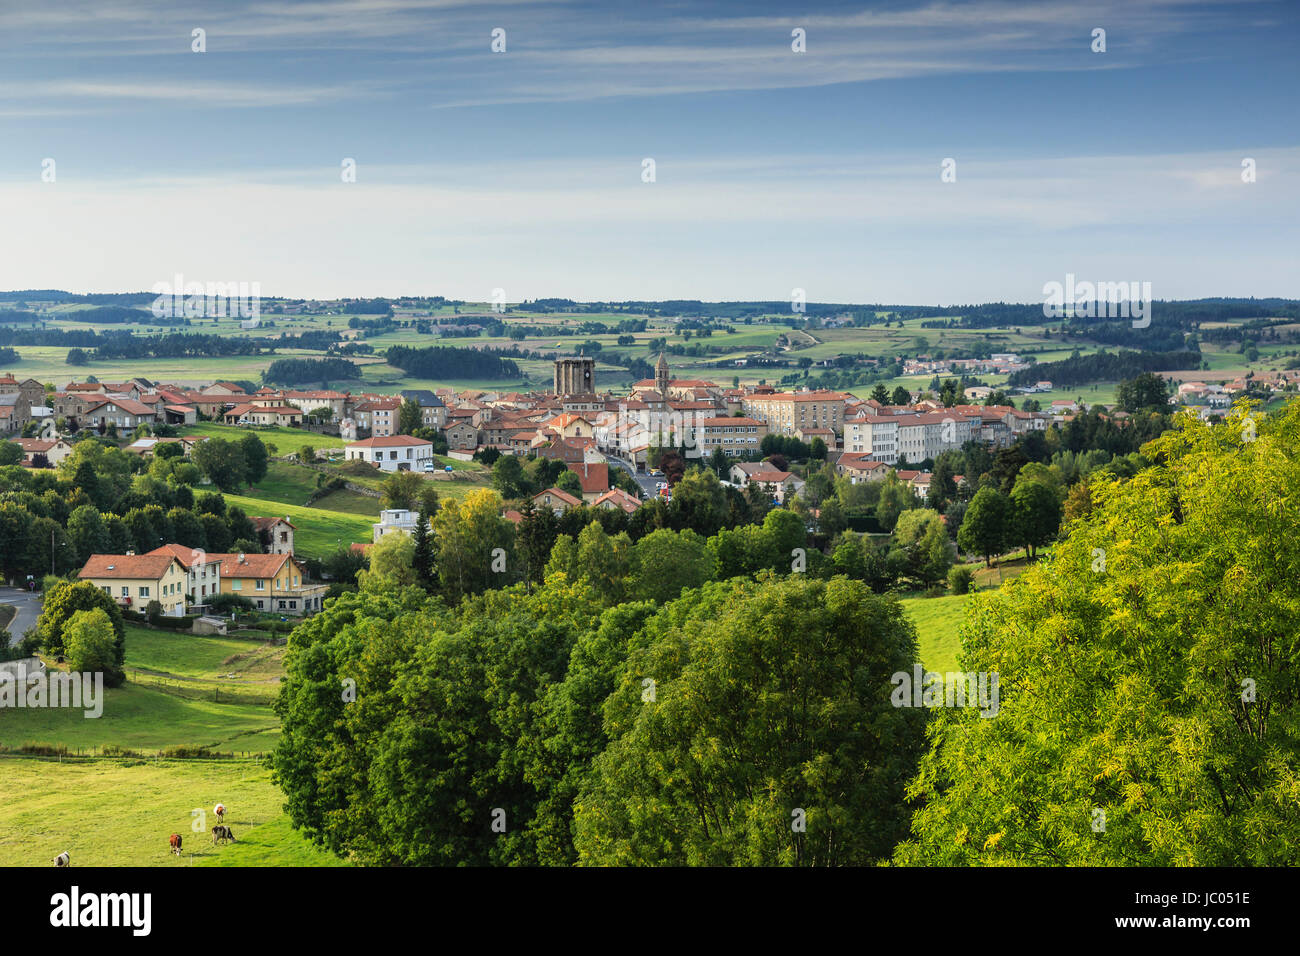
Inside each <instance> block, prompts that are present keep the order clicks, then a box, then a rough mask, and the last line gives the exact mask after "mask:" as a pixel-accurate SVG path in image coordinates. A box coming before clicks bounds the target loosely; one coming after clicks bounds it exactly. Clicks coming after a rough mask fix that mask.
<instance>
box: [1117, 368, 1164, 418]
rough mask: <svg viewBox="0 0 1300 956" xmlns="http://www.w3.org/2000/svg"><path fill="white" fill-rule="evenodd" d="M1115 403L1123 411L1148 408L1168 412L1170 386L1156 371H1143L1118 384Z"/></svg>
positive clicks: (1130, 411) (1137, 410) (1138, 410)
mask: <svg viewBox="0 0 1300 956" xmlns="http://www.w3.org/2000/svg"><path fill="white" fill-rule="evenodd" d="M1115 403H1116V404H1117V405H1118V406H1119V408H1120V410H1121V411H1125V412H1129V413H1133V412H1140V411H1146V410H1148V409H1157V410H1159V411H1164V412H1167V411H1168V410H1169V386H1168V385H1167V384H1166V383H1165V380H1164V379H1163V378H1161V377H1160V376H1159V375H1157V374H1156V373H1155V372H1143V373H1141V374H1140V375H1137V376H1136V377H1134V378H1131V379H1129V380H1127V381H1124V382H1120V383H1119V385H1118V386H1116V388H1115Z"/></svg>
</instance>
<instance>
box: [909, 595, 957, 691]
mask: <svg viewBox="0 0 1300 956" xmlns="http://www.w3.org/2000/svg"><path fill="white" fill-rule="evenodd" d="M969 599H970V596H969V595H966V594H950V595H947V596H945V597H934V598H922V597H917V598H904V599H903V600H902V601H900V602H899V603H900V604H902V605H903V613H904V614H906V615H907V619H908V620H909V621H911V622H912V624H913V626H915V628H916V636H917V642H918V643H919V645H920V654H921V663H922V664H923V665H925V667H926V668H927V669H928V670H934V671H945V672H946V671H954V670H956V669H957V652H958V651H959V650H961V639H960V638H959V637H958V634H957V629H958V628H959V627H960V626H961V622H962V620H963V619H964V618H965V616H966V602H967V601H968V600H969Z"/></svg>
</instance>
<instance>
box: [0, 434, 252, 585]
mask: <svg viewBox="0 0 1300 956" xmlns="http://www.w3.org/2000/svg"><path fill="white" fill-rule="evenodd" d="M214 443H216V449H217V453H216V454H215V455H214V456H213V458H212V460H211V461H209V460H208V459H207V458H206V457H205V456H206V455H208V454H209V452H207V451H206V449H207V447H208V446H209V445H213V444H214ZM223 447H224V452H223ZM201 449H203V450H204V451H202V452H201V451H200V450H201ZM195 456H196V458H198V459H200V460H202V461H203V463H204V464H203V466H200V465H199V464H197V463H195V462H191V461H186V460H184V459H183V458H181V457H180V446H179V445H175V444H170V445H161V446H159V448H158V452H157V454H156V455H155V457H154V459H153V460H152V461H151V462H149V463H148V464H147V466H146V464H145V463H144V462H143V461H142V460H141V459H140V457H139V456H137V455H132V454H129V453H127V452H124V451H122V450H120V449H118V448H116V447H113V446H111V445H108V444H104V443H100V442H98V441H95V440H89V439H88V440H84V441H80V442H77V444H76V445H74V446H73V451H72V454H71V455H69V456H68V457H67V458H65V459H64V460H63V461H61V462H60V463H59V466H58V468H57V469H42V470H33V469H30V468H23V467H21V466H19V465H5V466H0V571H2V572H3V573H4V575H5V576H6V577H9V578H22V577H24V576H25V575H27V574H33V575H37V576H40V575H43V574H46V573H50V572H52V573H54V574H56V575H61V574H66V573H68V572H70V571H73V570H75V569H76V568H79V567H80V566H81V565H82V564H84V563H85V561H86V559H87V558H88V557H89V556H90V555H92V554H122V553H124V552H126V551H135V552H137V553H141V554H143V553H145V552H147V551H152V550H153V549H155V548H157V547H158V546H159V545H161V544H168V543H173V542H174V543H176V544H181V545H184V546H186V547H191V548H201V549H203V550H206V551H213V552H229V551H253V552H260V551H261V550H262V547H263V545H262V542H261V540H260V538H259V536H258V533H257V529H256V527H255V526H254V525H253V522H252V521H251V520H250V519H249V518H248V516H247V515H246V514H245V513H244V511H243V510H242V509H240V508H238V507H235V506H229V507H228V506H227V503H226V500H225V498H224V497H223V496H222V495H221V494H219V493H213V492H206V491H201V490H200V491H196V490H195V489H194V487H193V486H194V485H195V484H196V483H197V482H198V480H199V478H200V476H201V475H202V474H203V473H204V471H203V467H209V468H212V469H213V470H212V475H213V480H214V482H216V483H217V484H218V487H223V486H224V485H223V483H225V482H227V481H228V480H229V477H230V475H231V473H232V472H231V471H229V470H227V467H226V465H222V464H221V462H226V463H227V465H229V467H230V468H235V467H237V468H239V469H242V470H241V471H240V472H239V473H240V474H241V475H242V478H241V479H240V480H257V479H255V478H252V477H251V476H252V475H254V474H256V475H257V476H258V477H259V478H260V477H261V476H262V475H265V473H266V460H267V459H266V449H265V447H264V446H263V445H262V444H261V442H260V441H256V436H255V435H252V434H249V435H245V436H243V438H241V439H240V441H238V442H225V441H223V440H220V439H215V440H210V441H207V442H201V443H200V444H199V445H198V446H197V447H196V449H195ZM250 462H251V463H253V464H252V465H250V464H249V463H250ZM253 465H255V466H256V470H252V471H250V470H249V469H250V468H252V467H253ZM218 475H220V476H221V481H217V476H218Z"/></svg>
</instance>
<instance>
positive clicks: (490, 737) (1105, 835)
mask: <svg viewBox="0 0 1300 956" xmlns="http://www.w3.org/2000/svg"><path fill="white" fill-rule="evenodd" d="M1247 434H1248V431H1247V430H1246V429H1244V428H1242V425H1241V422H1240V421H1234V422H1233V423H1232V424H1230V425H1229V426H1228V427H1226V428H1219V429H1214V428H1212V427H1210V426H1206V425H1203V424H1201V423H1200V422H1197V421H1194V420H1186V421H1183V422H1181V423H1180V428H1179V430H1178V431H1175V432H1171V433H1170V434H1169V435H1166V436H1164V437H1163V438H1161V439H1159V440H1158V442H1157V447H1155V448H1154V449H1152V461H1153V462H1154V464H1152V465H1151V466H1150V467H1148V468H1147V469H1145V470H1143V471H1142V472H1140V473H1139V474H1138V475H1137V476H1136V477H1134V478H1131V479H1118V478H1112V477H1107V476H1102V475H1094V479H1093V481H1092V482H1091V483H1090V484H1091V488H1090V490H1089V491H1088V500H1089V506H1088V508H1087V509H1084V511H1083V512H1082V513H1081V514H1080V516H1079V517H1078V519H1077V520H1075V521H1074V522H1073V523H1072V525H1071V527H1070V531H1069V534H1068V536H1067V537H1066V539H1065V540H1064V541H1063V542H1062V543H1061V544H1060V545H1058V546H1057V548H1056V550H1055V552H1054V556H1053V559H1052V560H1051V561H1050V562H1042V563H1039V564H1036V565H1035V566H1033V567H1032V568H1031V569H1029V570H1028V571H1027V572H1026V573H1025V574H1024V575H1022V576H1021V577H1020V578H1019V579H1018V580H1016V581H1015V582H1013V583H1011V584H1009V585H1008V586H1007V587H1005V588H1004V589H1003V590H1002V591H1000V592H990V593H989V594H986V595H983V596H981V597H979V598H977V599H975V600H976V603H975V604H974V610H973V613H972V616H971V618H970V621H969V623H968V625H967V631H966V637H965V640H964V643H963V650H962V658H961V667H962V668H963V670H969V671H973V672H984V673H997V674H998V675H999V678H1000V680H999V685H1000V699H999V702H998V703H999V707H998V710H997V713H996V716H995V717H993V718H992V719H990V718H989V717H988V716H987V714H985V715H981V713H980V712H979V711H978V710H977V709H973V708H960V707H957V708H936V709H934V710H933V711H932V710H929V709H927V708H923V707H899V706H895V703H896V702H895V701H893V700H891V698H893V697H894V696H895V693H894V692H895V691H896V683H895V682H894V681H893V680H892V679H891V678H892V677H893V675H895V674H897V673H899V672H905V673H910V672H911V670H912V666H913V664H914V663H915V658H916V643H915V636H914V634H913V632H912V628H911V626H910V625H909V624H908V623H907V622H906V620H905V619H904V617H903V615H902V613H901V611H900V609H899V606H898V605H897V603H896V602H894V601H893V600H892V599H891V598H888V597H882V596H878V595H876V594H874V593H873V592H872V589H871V588H870V587H869V586H867V584H865V583H864V582H863V581H860V580H853V579H852V578H851V577H850V576H849V575H848V574H846V573H842V571H844V570H847V569H848V567H849V566H850V565H852V563H853V561H854V560H855V559H856V558H855V555H854V554H853V553H852V547H851V546H860V545H861V540H860V539H856V538H849V537H847V536H846V537H845V539H844V540H842V541H841V543H840V546H839V547H837V548H836V550H835V552H834V554H833V557H832V558H831V559H830V564H831V565H832V567H830V568H829V569H822V570H821V571H820V572H819V573H813V569H812V568H811V567H810V568H809V569H808V570H806V571H805V572H804V573H798V571H797V569H795V568H788V569H787V567H780V568H779V569H778V570H777V571H775V572H774V571H773V570H763V569H759V570H757V571H753V570H750V565H749V564H747V563H746V562H748V561H749V560H750V558H749V557H747V556H752V555H757V554H759V553H761V552H763V551H764V550H765V549H767V550H768V553H769V554H771V555H772V556H774V557H779V558H780V560H781V561H785V560H786V557H787V555H788V552H787V550H786V549H787V546H789V545H792V543H793V542H796V541H801V540H802V537H803V534H804V529H803V527H802V525H801V523H800V522H799V521H798V520H795V521H793V522H792V521H791V519H792V518H794V517H795V516H794V515H793V514H792V513H791V512H790V511H787V510H784V509H778V510H776V511H774V512H772V514H771V515H770V516H769V518H768V519H766V520H765V521H764V523H763V525H762V526H761V527H754V526H747V527H741V528H733V529H727V530H725V531H723V532H722V533H720V534H716V535H715V536H714V537H713V539H712V540H705V539H703V538H702V536H701V535H699V534H696V533H695V532H694V531H690V530H684V531H681V532H676V531H673V530H670V529H667V528H660V529H657V530H655V531H652V532H651V533H650V534H648V535H645V536H644V537H642V538H641V539H640V540H636V541H633V540H632V538H631V536H630V535H628V534H625V533H620V534H614V535H611V534H609V533H607V532H606V531H605V529H604V528H603V527H602V526H601V525H600V524H599V523H597V522H592V523H590V524H588V525H587V526H586V527H585V528H583V529H582V530H581V531H580V532H579V533H578V535H577V537H576V538H571V537H569V536H567V535H564V536H561V537H559V538H557V540H556V542H555V543H554V545H553V546H552V547H551V549H550V551H549V554H548V555H547V556H546V560H545V566H544V568H543V571H542V574H541V576H540V580H539V581H538V582H536V583H532V584H529V583H524V582H521V581H518V580H512V579H510V577H509V576H508V575H507V574H505V572H495V573H496V574H497V577H498V578H500V580H499V581H498V582H496V583H492V582H490V581H488V580H484V581H482V582H477V583H476V582H462V583H461V584H459V585H458V586H455V587H447V586H444V587H440V588H438V589H436V593H433V594H431V593H430V592H429V589H428V588H426V587H421V586H420V583H421V582H420V579H419V577H418V575H419V570H418V569H419V568H420V567H421V560H422V559H421V558H419V557H417V554H418V552H419V551H420V549H429V548H430V547H432V551H431V552H430V553H431V558H432V565H431V566H432V568H433V570H434V573H435V574H436V575H438V576H439V577H440V579H441V578H442V577H443V576H448V581H447V582H444V583H449V581H450V578H451V577H454V576H455V575H457V574H460V573H461V570H460V569H470V570H471V572H472V573H475V574H478V573H479V571H480V569H481V571H482V575H483V577H484V578H485V579H486V578H488V577H489V576H490V575H492V574H493V573H494V572H493V571H492V570H491V568H492V561H493V555H494V553H496V549H497V548H503V547H504V546H505V545H506V544H507V543H508V542H509V538H510V535H511V530H510V528H509V527H508V525H507V524H505V523H503V522H501V521H500V519H499V518H498V517H497V509H498V508H499V505H500V503H499V501H497V500H495V495H493V494H492V493H491V492H487V491H481V492H478V493H476V495H477V496H478V497H477V498H476V496H475V495H471V496H470V497H469V498H467V499H465V500H464V501H463V502H459V503H448V504H446V505H444V507H443V508H441V509H440V510H439V513H438V515H437V516H436V517H435V519H434V534H433V535H432V537H427V536H426V537H425V539H424V541H423V542H421V540H419V539H418V538H417V539H415V540H412V539H405V538H397V537H393V538H391V539H389V540H386V541H384V542H381V544H379V545H377V546H376V547H375V549H374V551H373V557H372V562H371V568H370V569H369V570H368V571H365V572H363V573H362V574H361V575H360V590H359V591H357V592H354V593H348V594H345V595H343V596H341V597H340V598H338V599H337V600H335V601H333V602H331V603H330V605H329V606H328V607H327V608H326V610H325V612H324V613H322V614H320V615H318V616H316V617H315V618H313V619H311V620H309V621H307V622H305V623H304V624H303V625H301V626H300V627H299V628H297V629H296V630H295V631H294V633H293V635H292V637H291V639H290V648H289V652H288V656H287V659H286V667H287V677H286V680H285V683H284V684H283V685H282V688H281V694H280V697H279V699H278V702H277V705H276V706H277V711H278V713H279V714H280V716H281V720H282V722H283V733H282V737H281V744H280V748H279V750H278V751H277V753H276V757H275V775H276V779H277V781H278V782H279V784H280V785H281V786H282V788H283V789H284V792H285V794H286V797H287V800H288V810H289V814H290V816H291V819H292V820H293V822H294V824H295V825H296V826H298V827H300V828H301V829H302V830H303V831H304V832H305V833H306V834H307V835H308V836H309V837H310V838H311V839H312V840H314V841H315V842H317V843H318V844H320V845H322V846H324V847H328V848H329V849H331V850H333V851H334V852H336V853H339V854H342V855H345V856H350V857H352V858H353V859H355V860H356V861H358V862H361V863H366V864H373V865H394V864H398V865H401V864H405V865H436V864H443V865H446V864H471V865H473V864H478V865H572V864H579V865H638V864H639V865H656V864H660V865H664V864H666V865H736V864H744V865H844V864H853V865H871V864H876V863H881V862H886V861H893V862H897V863H904V864H910V865H933V864H944V865H971V864H1019V865H1035V864H1050V865H1133V864H1142V865H1157V866H1169V865H1177V864H1190V865H1243V864H1265V865H1284V864H1286V863H1288V862H1292V859H1293V856H1294V845H1295V842H1296V840H1297V839H1300V820H1298V819H1297V818H1296V816H1295V814H1294V813H1293V812H1292V811H1291V809H1290V803H1289V799H1290V798H1289V794H1290V792H1291V790H1292V789H1293V781H1294V778H1295V776H1296V773H1297V772H1298V771H1300V766H1297V757H1296V755H1297V754H1300V729H1298V728H1300V721H1297V716H1300V678H1298V677H1297V675H1296V674H1295V673H1294V668H1293V667H1291V665H1290V662H1291V661H1292V660H1293V659H1294V657H1295V655H1296V653H1297V652H1300V610H1297V608H1300V585H1298V584H1297V582H1298V581H1300V547H1297V546H1295V545H1294V544H1292V545H1288V544H1287V542H1296V541H1300V512H1297V511H1296V510H1295V509H1290V510H1288V509H1279V508H1277V507H1276V506H1275V505H1276V495H1277V489H1278V488H1279V487H1297V486H1300V406H1292V408H1291V410H1290V411H1289V412H1288V414H1287V415H1286V416H1285V418H1284V419H1283V420H1281V421H1278V422H1275V423H1267V424H1265V425H1264V426H1263V427H1261V428H1260V429H1259V433H1258V439H1257V440H1248V439H1247V438H1246V437H1244V436H1247ZM1249 438H1250V439H1254V438H1255V435H1254V433H1253V432H1249ZM1024 470H1025V469H1024V468H1022V469H1021V471H1024ZM692 474H698V473H697V472H693V473H692ZM1033 476H1034V471H1033V470H1032V469H1031V470H1030V472H1029V475H1027V476H1024V477H1023V480H1022V478H1021V476H1020V475H1019V474H1018V475H1017V478H1016V480H1015V481H1014V483H1013V485H1012V494H1013V495H1014V492H1015V490H1016V489H1017V488H1022V487H1029V486H1031V485H1037V486H1039V487H1044V488H1048V487H1049V486H1050V483H1051V478H1050V477H1048V476H1046V475H1041V474H1040V475H1038V476H1037V477H1036V478H1035V477H1033ZM1225 486H1226V487H1230V488H1231V489H1233V493H1232V494H1230V495H1229V494H1224V487H1225ZM982 490H989V491H993V489H992V488H988V489H982ZM552 517H554V516H552ZM936 517H937V516H935V515H934V514H929V515H926V514H923V513H920V511H919V510H918V509H911V510H909V511H907V512H904V514H903V516H902V517H900V518H899V519H898V520H897V522H896V525H897V528H896V532H895V534H896V537H897V538H898V539H899V540H900V542H902V541H906V542H909V543H910V544H912V545H913V546H915V547H914V551H913V556H914V557H915V558H916V559H917V560H918V561H920V562H922V563H924V561H925V558H926V550H927V549H926V548H925V547H923V546H920V545H921V542H923V541H926V540H927V539H928V540H929V541H930V543H931V544H935V543H936V542H942V540H943V536H940V535H938V534H936V532H935V528H936V527H937V526H939V523H938V522H937V521H936ZM517 535H518V539H521V540H524V541H526V540H527V532H526V531H525V530H524V528H523V526H522V524H521V528H520V530H519V531H518V532H517ZM751 538H752V539H753V540H752V541H750V540H749V539H751ZM1279 542H1281V544H1279ZM795 547H797V545H796V546H795ZM1279 548H1280V549H1281V550H1279ZM443 549H449V550H446V551H444V550H443ZM737 554H739V555H740V556H741V557H740V558H737V557H736V555H737ZM1099 555H1100V558H1099ZM858 557H861V554H860V553H859V555H858ZM480 585H481V586H480ZM927 725H933V726H929V727H927ZM927 731H928V732H927ZM972 768H980V772H978V773H972ZM1098 809H1100V810H1101V811H1102V812H1103V813H1104V814H1105V822H1104V826H1102V827H1101V828H1100V829H1099V828H1098V826H1097V820H1098V816H1097V811H1098ZM1258 833H1269V834H1270V835H1271V836H1270V839H1269V840H1265V841H1260V840H1258V839H1254V838H1253V835H1254V834H1258Z"/></svg>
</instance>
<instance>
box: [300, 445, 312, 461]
mask: <svg viewBox="0 0 1300 956" xmlns="http://www.w3.org/2000/svg"><path fill="white" fill-rule="evenodd" d="M298 460H299V461H300V462H302V463H303V464H304V465H310V464H311V463H312V462H314V461H315V460H316V449H315V448H313V447H312V446H311V445H302V446H301V447H299V449H298Z"/></svg>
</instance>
